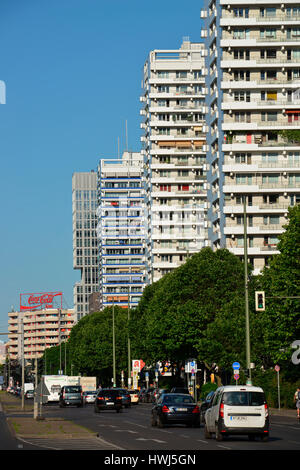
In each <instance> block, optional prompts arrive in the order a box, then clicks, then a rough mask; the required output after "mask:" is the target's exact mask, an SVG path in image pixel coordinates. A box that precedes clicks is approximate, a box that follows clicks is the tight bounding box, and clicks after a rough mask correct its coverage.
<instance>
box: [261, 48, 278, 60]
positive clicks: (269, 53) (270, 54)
mask: <svg viewBox="0 0 300 470" xmlns="http://www.w3.org/2000/svg"><path fill="white" fill-rule="evenodd" d="M276 56H277V51H276V49H261V51H260V58H261V59H276Z"/></svg>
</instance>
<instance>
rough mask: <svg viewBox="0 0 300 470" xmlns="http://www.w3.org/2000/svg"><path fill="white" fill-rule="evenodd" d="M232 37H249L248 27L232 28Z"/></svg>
mask: <svg viewBox="0 0 300 470" xmlns="http://www.w3.org/2000/svg"><path fill="white" fill-rule="evenodd" d="M233 39H250V29H235V30H233Z"/></svg>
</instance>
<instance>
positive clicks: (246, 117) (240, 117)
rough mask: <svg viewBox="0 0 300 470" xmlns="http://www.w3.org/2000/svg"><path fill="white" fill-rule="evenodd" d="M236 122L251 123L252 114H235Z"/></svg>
mask: <svg viewBox="0 0 300 470" xmlns="http://www.w3.org/2000/svg"><path fill="white" fill-rule="evenodd" d="M234 122H251V113H244V112H238V113H234Z"/></svg>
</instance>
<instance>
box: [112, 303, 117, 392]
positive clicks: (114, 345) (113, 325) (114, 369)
mask: <svg viewBox="0 0 300 470" xmlns="http://www.w3.org/2000/svg"><path fill="white" fill-rule="evenodd" d="M112 327H113V386H114V387H116V386H117V385H116V341H115V298H114V297H113V308H112Z"/></svg>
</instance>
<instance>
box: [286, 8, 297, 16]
mask: <svg viewBox="0 0 300 470" xmlns="http://www.w3.org/2000/svg"><path fill="white" fill-rule="evenodd" d="M286 14H287V16H300V6H299V7H293V8H290V7H288V8H287V9H286Z"/></svg>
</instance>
